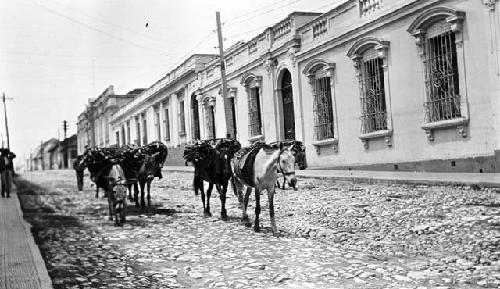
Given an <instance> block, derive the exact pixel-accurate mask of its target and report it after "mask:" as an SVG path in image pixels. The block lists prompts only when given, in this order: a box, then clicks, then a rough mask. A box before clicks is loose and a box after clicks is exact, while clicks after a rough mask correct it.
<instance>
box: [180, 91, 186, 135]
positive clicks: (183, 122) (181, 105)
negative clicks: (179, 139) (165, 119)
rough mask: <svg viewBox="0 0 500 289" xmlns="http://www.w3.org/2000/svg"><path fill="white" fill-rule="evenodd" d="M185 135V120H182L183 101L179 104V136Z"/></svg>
mask: <svg viewBox="0 0 500 289" xmlns="http://www.w3.org/2000/svg"><path fill="white" fill-rule="evenodd" d="M185 134H186V119H185V118H184V100H181V101H180V102H179V135H185Z"/></svg>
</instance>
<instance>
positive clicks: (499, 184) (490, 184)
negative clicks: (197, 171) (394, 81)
mask: <svg viewBox="0 0 500 289" xmlns="http://www.w3.org/2000/svg"><path fill="white" fill-rule="evenodd" d="M163 171H166V172H178V173H190V172H194V168H193V167H189V166H187V167H185V168H182V167H170V168H169V167H166V168H163ZM307 172H308V173H307V174H302V173H301V171H296V173H297V176H298V177H300V178H305V179H318V180H338V181H348V182H358V183H368V184H389V185H392V184H401V185H405V184H406V185H408V184H409V185H427V186H457V187H458V186H479V187H480V188H483V187H484V188H500V181H482V180H480V181H471V180H458V176H457V180H442V179H441V180H439V179H423V178H422V179H419V178H415V179H405V178H402V177H398V176H394V177H367V176H340V175H311V174H314V170H308V171H307Z"/></svg>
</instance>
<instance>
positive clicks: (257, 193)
mask: <svg viewBox="0 0 500 289" xmlns="http://www.w3.org/2000/svg"><path fill="white" fill-rule="evenodd" d="M260 191H261V188H257V187H256V188H255V220H254V225H253V230H254V231H255V232H260V224H259V214H260Z"/></svg>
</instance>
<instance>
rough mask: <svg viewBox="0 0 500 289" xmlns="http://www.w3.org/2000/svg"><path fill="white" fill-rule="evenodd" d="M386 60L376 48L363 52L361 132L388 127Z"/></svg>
mask: <svg viewBox="0 0 500 289" xmlns="http://www.w3.org/2000/svg"><path fill="white" fill-rule="evenodd" d="M383 65H384V62H383V59H382V58H380V57H378V54H377V51H376V50H375V49H373V48H372V49H369V50H368V51H366V52H365V53H364V54H363V58H362V61H361V77H360V88H361V109H362V115H361V133H370V132H375V131H379V130H386V129H387V108H386V104H385V87H384V67H383Z"/></svg>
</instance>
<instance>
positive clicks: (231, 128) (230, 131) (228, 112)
mask: <svg viewBox="0 0 500 289" xmlns="http://www.w3.org/2000/svg"><path fill="white" fill-rule="evenodd" d="M215 17H216V20H217V37H218V39H219V54H220V57H219V58H220V76H221V82H222V99H223V100H224V114H225V116H226V137H228V138H236V134H235V132H236V128H235V125H234V119H233V106H232V105H231V101H230V100H229V98H228V97H227V79H226V61H225V58H224V44H223V42H224V39H223V38H222V28H221V23H220V12H219V11H217V12H215Z"/></svg>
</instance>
